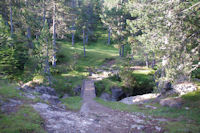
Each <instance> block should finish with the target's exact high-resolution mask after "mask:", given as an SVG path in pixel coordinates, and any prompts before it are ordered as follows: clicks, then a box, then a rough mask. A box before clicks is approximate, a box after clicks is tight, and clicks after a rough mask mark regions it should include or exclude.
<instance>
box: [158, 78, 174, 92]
mask: <svg viewBox="0 0 200 133" xmlns="http://www.w3.org/2000/svg"><path fill="white" fill-rule="evenodd" d="M158 88H159V90H160V92H161V94H162V95H164V94H165V93H166V92H167V91H169V90H172V84H171V82H169V81H160V82H159V83H158Z"/></svg>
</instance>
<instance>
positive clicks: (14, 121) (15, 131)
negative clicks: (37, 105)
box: [0, 105, 45, 133]
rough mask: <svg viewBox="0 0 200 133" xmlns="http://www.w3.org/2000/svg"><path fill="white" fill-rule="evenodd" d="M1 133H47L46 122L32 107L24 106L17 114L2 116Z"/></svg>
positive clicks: (0, 120)
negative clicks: (44, 126)
mask: <svg viewBox="0 0 200 133" xmlns="http://www.w3.org/2000/svg"><path fill="white" fill-rule="evenodd" d="M0 123H1V124H0V133H36V132H37V133H45V131H44V129H43V124H44V121H43V120H42V119H41V117H40V116H39V114H37V113H36V112H35V111H34V109H33V108H32V107H30V106H27V105H24V106H22V107H21V108H20V109H19V110H18V111H17V112H16V113H12V114H10V115H5V114H0Z"/></svg>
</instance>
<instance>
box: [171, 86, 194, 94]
mask: <svg viewBox="0 0 200 133" xmlns="http://www.w3.org/2000/svg"><path fill="white" fill-rule="evenodd" d="M173 90H174V91H175V92H176V93H178V94H179V95H184V94H187V93H189V92H193V91H196V90H197V87H196V86H195V85H194V84H193V83H180V84H176V85H173Z"/></svg>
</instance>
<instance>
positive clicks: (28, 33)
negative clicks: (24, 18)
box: [27, 26, 33, 48]
mask: <svg viewBox="0 0 200 133" xmlns="http://www.w3.org/2000/svg"><path fill="white" fill-rule="evenodd" d="M27 38H28V45H29V48H33V43H32V40H31V28H30V27H29V26H28V28H27Z"/></svg>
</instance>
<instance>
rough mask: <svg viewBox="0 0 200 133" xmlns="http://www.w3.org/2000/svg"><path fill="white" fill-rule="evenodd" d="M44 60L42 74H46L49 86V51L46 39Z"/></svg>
mask: <svg viewBox="0 0 200 133" xmlns="http://www.w3.org/2000/svg"><path fill="white" fill-rule="evenodd" d="M46 43H47V44H46V59H45V69H44V72H45V73H46V77H47V80H48V82H49V84H52V82H51V72H50V66H49V49H48V41H47V39H46Z"/></svg>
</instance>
